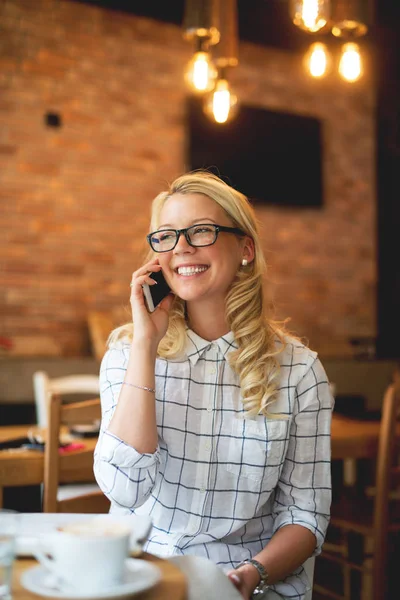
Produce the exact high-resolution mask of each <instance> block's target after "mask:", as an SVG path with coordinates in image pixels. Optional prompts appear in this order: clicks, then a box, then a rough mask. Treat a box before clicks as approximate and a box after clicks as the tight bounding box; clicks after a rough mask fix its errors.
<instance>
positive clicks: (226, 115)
mask: <svg viewBox="0 0 400 600" xmlns="http://www.w3.org/2000/svg"><path fill="white" fill-rule="evenodd" d="M236 109H237V96H236V95H235V94H234V93H233V92H232V90H231V88H230V86H229V82H228V81H227V80H226V79H223V78H221V79H218V81H217V83H216V85H215V88H214V90H213V91H212V92H211V93H210V95H209V97H208V98H207V100H206V103H205V112H206V113H207V114H208V115H209V116H212V117H213V118H214V120H215V121H216V123H226V122H227V121H229V120H231V119H232V118H233V117H234V116H235V114H236V112H237V110H236Z"/></svg>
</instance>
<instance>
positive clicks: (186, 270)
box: [178, 267, 208, 276]
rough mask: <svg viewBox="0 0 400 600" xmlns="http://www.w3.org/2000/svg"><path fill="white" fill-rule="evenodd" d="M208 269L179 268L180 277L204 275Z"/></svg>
mask: <svg viewBox="0 0 400 600" xmlns="http://www.w3.org/2000/svg"><path fill="white" fill-rule="evenodd" d="M207 269H208V267H178V274H179V275H186V276H188V275H194V274H195V273H202V272H203V271H207Z"/></svg>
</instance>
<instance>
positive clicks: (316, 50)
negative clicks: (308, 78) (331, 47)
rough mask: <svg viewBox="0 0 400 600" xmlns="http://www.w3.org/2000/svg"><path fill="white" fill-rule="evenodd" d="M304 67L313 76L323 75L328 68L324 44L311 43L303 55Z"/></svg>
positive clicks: (326, 51)
mask: <svg viewBox="0 0 400 600" xmlns="http://www.w3.org/2000/svg"><path fill="white" fill-rule="evenodd" d="M305 62H306V67H307V70H308V72H309V73H310V75H312V76H313V77H323V76H324V75H326V72H327V70H328V62H329V57H328V49H327V47H326V46H325V44H322V43H321V42H316V43H315V44H311V46H310V48H309V49H308V52H307V53H306V56H305Z"/></svg>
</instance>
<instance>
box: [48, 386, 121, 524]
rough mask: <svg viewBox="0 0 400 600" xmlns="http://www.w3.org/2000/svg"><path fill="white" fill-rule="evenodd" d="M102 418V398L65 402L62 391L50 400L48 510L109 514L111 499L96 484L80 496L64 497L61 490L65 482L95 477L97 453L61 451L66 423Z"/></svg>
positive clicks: (90, 421)
mask: <svg viewBox="0 0 400 600" xmlns="http://www.w3.org/2000/svg"><path fill="white" fill-rule="evenodd" d="M100 417H101V405H100V399H99V398H96V399H94V400H84V401H82V402H73V403H70V404H63V403H62V401H61V397H60V395H58V394H52V395H51V397H50V400H49V426H48V429H47V437H46V444H45V451H44V485H43V488H44V489H43V510H44V512H82V513H107V512H109V508H110V501H109V500H108V498H107V497H106V496H105V495H104V494H103V492H102V491H101V490H100V489H99V488H98V487H97V485H95V488H97V489H95V491H87V490H86V493H82V494H80V495H79V496H75V497H66V498H62V499H60V498H59V496H58V492H59V489H60V487H59V486H60V484H62V483H71V482H73V483H76V482H82V481H88V480H90V479H91V480H93V481H94V475H93V452H87V451H86V452H85V451H84V450H83V451H80V450H77V451H73V452H71V453H65V454H64V453H63V454H60V452H59V441H60V433H61V427H62V425H66V426H68V427H70V426H71V425H76V424H80V425H82V424H85V423H87V424H91V423H93V422H94V421H95V420H96V419H100Z"/></svg>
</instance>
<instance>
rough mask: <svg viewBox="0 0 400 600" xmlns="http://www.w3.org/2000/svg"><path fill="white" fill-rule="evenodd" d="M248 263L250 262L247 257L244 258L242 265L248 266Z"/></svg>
mask: <svg viewBox="0 0 400 600" xmlns="http://www.w3.org/2000/svg"><path fill="white" fill-rule="evenodd" d="M248 264H249V263H248V262H247V259H246V258H244V259H243V260H242V267H247V265H248Z"/></svg>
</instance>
